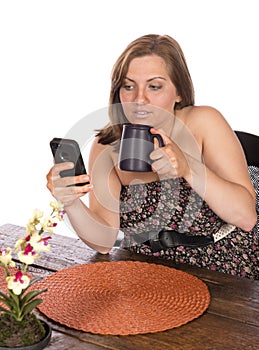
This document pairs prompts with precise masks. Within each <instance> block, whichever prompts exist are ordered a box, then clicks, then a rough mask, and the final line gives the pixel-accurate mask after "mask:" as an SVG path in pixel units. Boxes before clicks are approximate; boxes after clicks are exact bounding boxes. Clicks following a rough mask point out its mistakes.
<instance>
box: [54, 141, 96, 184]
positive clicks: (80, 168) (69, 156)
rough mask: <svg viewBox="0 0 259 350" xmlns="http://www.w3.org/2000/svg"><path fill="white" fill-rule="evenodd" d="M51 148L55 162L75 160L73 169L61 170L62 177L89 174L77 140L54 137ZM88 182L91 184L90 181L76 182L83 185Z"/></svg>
mask: <svg viewBox="0 0 259 350" xmlns="http://www.w3.org/2000/svg"><path fill="white" fill-rule="evenodd" d="M50 148H51V151H52V154H53V157H54V161H55V163H64V162H73V163H74V164H75V166H74V168H73V169H68V170H63V171H61V172H60V176H61V177H66V176H77V175H82V174H87V172H86V169H85V165H84V160H83V157H82V154H81V151H80V147H79V145H78V143H77V141H75V140H71V139H65V138H57V137H54V138H53V139H52V140H51V141H50ZM86 184H89V182H84V183H79V184H75V186H83V185H86ZM72 186H74V185H72Z"/></svg>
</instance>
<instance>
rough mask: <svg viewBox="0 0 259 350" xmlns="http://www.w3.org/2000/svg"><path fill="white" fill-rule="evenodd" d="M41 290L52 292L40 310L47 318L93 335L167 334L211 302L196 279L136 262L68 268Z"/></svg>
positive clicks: (168, 268) (195, 316)
mask: <svg viewBox="0 0 259 350" xmlns="http://www.w3.org/2000/svg"><path fill="white" fill-rule="evenodd" d="M38 287H40V288H48V291H47V293H44V294H43V295H42V298H43V303H42V304H40V305H39V307H38V308H39V310H40V311H41V312H42V313H43V314H45V315H46V316H47V317H49V318H50V319H52V320H54V321H56V322H59V323H61V324H63V325H66V326H68V327H71V328H74V329H77V330H82V331H85V332H91V333H95V334H113V335H127V334H140V333H152V332H159V331H164V330H167V329H170V328H174V327H178V326H181V325H183V324H185V323H187V322H189V321H191V320H193V319H195V318H197V317H199V316H200V315H201V314H203V312H204V311H205V310H206V309H207V307H208V305H209V302H210V294H209V291H208V288H207V286H206V284H205V283H203V282H202V281H200V280H199V279H198V278H197V277H194V276H192V275H190V274H187V273H185V272H182V271H178V270H176V269H174V268H170V267H166V266H163V265H156V264H150V263H144V262H136V261H117V262H97V263H92V264H83V265H79V266H74V267H70V268H66V269H63V270H61V271H58V272H56V273H54V274H52V275H50V276H48V277H46V278H45V280H44V281H42V282H39V283H37V288H38Z"/></svg>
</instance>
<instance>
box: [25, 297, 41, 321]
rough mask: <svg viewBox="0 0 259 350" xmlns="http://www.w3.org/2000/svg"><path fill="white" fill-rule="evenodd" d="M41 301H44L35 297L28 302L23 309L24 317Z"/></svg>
mask: <svg viewBox="0 0 259 350" xmlns="http://www.w3.org/2000/svg"><path fill="white" fill-rule="evenodd" d="M41 303H42V299H34V300H33V301H31V302H30V303H28V304H27V305H26V306H25V307H24V309H23V312H22V315H23V317H24V316H25V315H27V314H29V313H30V312H31V311H32V310H33V309H35V308H36V307H37V306H38V305H39V304H41Z"/></svg>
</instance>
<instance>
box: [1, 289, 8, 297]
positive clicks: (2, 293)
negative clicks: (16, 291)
mask: <svg viewBox="0 0 259 350" xmlns="http://www.w3.org/2000/svg"><path fill="white" fill-rule="evenodd" d="M0 295H2V297H4V298H9V296H8V295H7V294H6V293H4V292H1V290H0Z"/></svg>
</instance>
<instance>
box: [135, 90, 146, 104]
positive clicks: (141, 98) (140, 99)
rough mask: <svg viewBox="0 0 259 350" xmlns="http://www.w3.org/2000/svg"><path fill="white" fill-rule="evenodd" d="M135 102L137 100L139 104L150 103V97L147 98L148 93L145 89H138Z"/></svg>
mask: <svg viewBox="0 0 259 350" xmlns="http://www.w3.org/2000/svg"><path fill="white" fill-rule="evenodd" d="M134 102H136V103H137V104H145V103H148V98H147V95H146V93H145V89H142V88H139V89H138V90H137V93H136V96H135V101H134Z"/></svg>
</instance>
